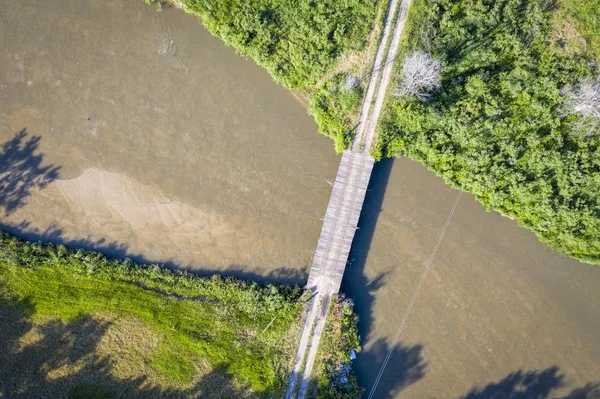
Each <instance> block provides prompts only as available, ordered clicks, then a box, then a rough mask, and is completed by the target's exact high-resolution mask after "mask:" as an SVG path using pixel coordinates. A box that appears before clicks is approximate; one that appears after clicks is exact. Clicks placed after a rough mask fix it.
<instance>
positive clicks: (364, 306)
mask: <svg viewBox="0 0 600 399" xmlns="http://www.w3.org/2000/svg"><path fill="white" fill-rule="evenodd" d="M393 164H394V160H393V159H384V160H382V161H379V162H377V163H376V164H375V166H374V167H373V173H372V174H371V180H370V181H369V187H368V189H367V194H366V196H365V202H364V205H363V208H362V211H361V214H360V218H359V220H358V230H357V231H356V234H355V236H354V240H353V241H352V249H351V250H350V255H349V257H348V258H349V261H348V266H347V267H346V271H345V273H344V278H343V279H342V291H343V292H344V293H345V294H347V295H348V296H350V297H351V298H354V300H355V309H356V311H357V313H358V315H359V317H360V320H359V323H358V328H359V333H360V335H361V337H362V338H363V339H366V338H368V337H369V335H370V333H371V326H372V323H373V319H372V308H373V303H374V301H375V296H374V293H375V292H376V291H377V290H379V288H381V287H382V286H383V284H384V283H385V280H386V277H387V275H388V274H389V273H388V272H384V273H380V274H379V275H377V276H376V277H375V278H372V279H369V278H368V277H367V275H366V274H365V266H366V263H367V258H368V255H369V249H370V248H371V243H372V242H373V235H374V234H375V228H376V226H377V219H378V218H379V214H380V213H381V210H382V208H381V206H382V204H383V198H384V196H385V191H386V188H387V185H388V181H389V177H390V174H391V172H392V166H393Z"/></svg>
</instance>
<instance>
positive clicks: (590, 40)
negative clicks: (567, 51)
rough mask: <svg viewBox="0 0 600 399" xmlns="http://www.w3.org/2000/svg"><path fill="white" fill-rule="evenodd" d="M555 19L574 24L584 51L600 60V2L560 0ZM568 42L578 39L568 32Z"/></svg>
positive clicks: (595, 0)
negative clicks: (581, 40)
mask: <svg viewBox="0 0 600 399" xmlns="http://www.w3.org/2000/svg"><path fill="white" fill-rule="evenodd" d="M555 18H557V19H562V20H567V22H570V23H572V25H574V27H575V29H576V33H577V34H578V36H579V37H581V38H582V39H583V40H584V49H586V50H587V51H589V52H590V53H592V54H594V56H595V57H596V59H598V60H600V0H560V1H559V2H558V10H557V11H556V13H555ZM565 39H566V40H573V39H577V36H576V35H574V34H572V33H571V34H569V33H568V32H567V37H566V38H565Z"/></svg>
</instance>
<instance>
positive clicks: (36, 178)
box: [0, 129, 60, 215]
mask: <svg viewBox="0 0 600 399" xmlns="http://www.w3.org/2000/svg"><path fill="white" fill-rule="evenodd" d="M27 136H28V133H27V129H23V130H21V131H20V132H19V133H17V134H15V137H13V138H12V139H10V140H8V141H6V142H4V143H3V144H2V146H1V148H0V208H2V209H3V210H4V214H5V215H10V214H11V213H13V212H15V211H16V210H17V209H19V208H21V207H23V206H24V205H25V204H26V203H27V197H28V196H30V195H31V191H32V190H36V189H42V188H45V187H46V186H47V185H48V184H50V183H51V182H53V181H54V180H56V179H57V178H58V176H59V171H60V166H54V165H45V166H43V163H44V162H43V161H44V154H43V153H40V152H39V151H38V147H39V143H40V140H41V139H42V138H41V136H30V137H29V138H28V137H27Z"/></svg>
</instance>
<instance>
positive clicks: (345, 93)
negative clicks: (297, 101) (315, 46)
mask: <svg viewBox="0 0 600 399" xmlns="http://www.w3.org/2000/svg"><path fill="white" fill-rule="evenodd" d="M352 81H353V77H352V76H351V75H346V76H344V75H342V74H339V75H336V76H334V77H333V78H331V79H329V80H328V81H327V82H325V84H324V85H323V86H321V87H320V88H319V90H317V92H316V93H315V94H314V95H313V97H312V98H311V100H310V105H309V112H310V114H311V115H313V116H314V118H315V121H316V122H317V125H319V131H320V132H321V133H323V134H325V135H327V136H329V137H331V138H332V139H333V140H334V142H335V149H336V151H337V152H342V151H344V150H345V149H346V148H347V147H348V145H349V144H350V141H351V139H352V130H353V126H352V120H353V114H354V113H355V112H356V111H357V109H358V107H359V105H360V100H361V99H362V89H361V87H360V86H359V85H358V84H356V85H355V84H353V83H352Z"/></svg>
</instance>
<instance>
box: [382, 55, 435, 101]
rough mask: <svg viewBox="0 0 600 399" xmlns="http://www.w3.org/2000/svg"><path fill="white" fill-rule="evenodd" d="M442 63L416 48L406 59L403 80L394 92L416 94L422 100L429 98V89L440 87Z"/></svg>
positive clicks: (398, 95)
mask: <svg viewBox="0 0 600 399" xmlns="http://www.w3.org/2000/svg"><path fill="white" fill-rule="evenodd" d="M441 69H442V64H441V63H440V61H439V60H436V59H435V58H433V57H431V56H430V55H429V54H428V53H426V52H425V51H423V50H416V51H414V52H412V53H411V54H410V55H408V56H407V57H406V58H405V59H404V65H403V66H402V80H401V81H400V84H399V85H398V88H397V89H396V91H395V92H394V95H395V96H396V97H404V96H406V95H414V96H416V97H417V98H418V99H419V100H421V101H426V100H427V99H428V98H429V91H431V90H433V89H437V88H438V87H440V85H441V82H440V72H441Z"/></svg>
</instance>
